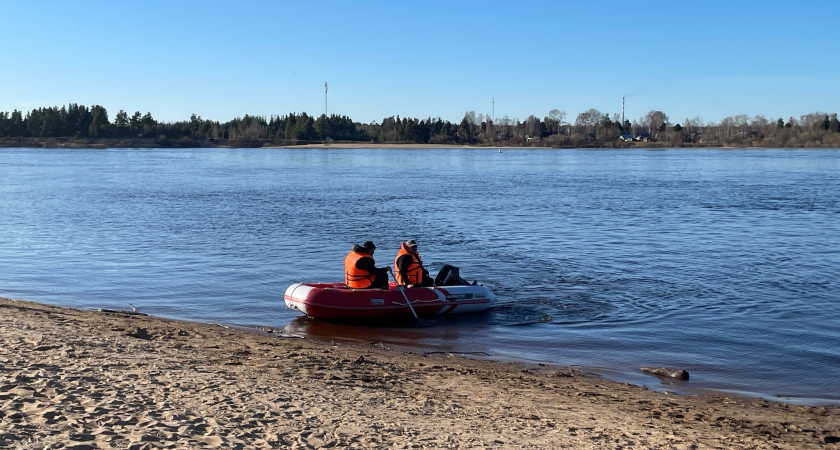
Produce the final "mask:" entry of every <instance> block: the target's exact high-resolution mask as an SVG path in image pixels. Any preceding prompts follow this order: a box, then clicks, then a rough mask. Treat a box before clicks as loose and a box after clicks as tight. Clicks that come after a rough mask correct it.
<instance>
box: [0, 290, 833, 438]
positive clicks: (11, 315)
mask: <svg viewBox="0 0 840 450" xmlns="http://www.w3.org/2000/svg"><path fill="white" fill-rule="evenodd" d="M0 327H2V328H0V329H1V330H2V333H0V448H27V449H28V448H32V449H35V448H38V449H43V448H65V449H88V448H131V449H154V448H383V449H385V448H428V449H435V448H540V449H546V448H584V449H585V448H593V449H594V448H609V449H636V448H639V449H642V448H644V449H647V448H667V449H671V448H674V449H705V448H722V449H724V448H725V449H732V448H736V449H742V448H743V449H757V448H762V449H763V448H783V449H802V448H840V443H838V441H840V410H838V408H837V407H811V406H797V405H789V404H783V403H775V402H770V401H765V400H756V399H744V398H737V397H724V396H713V395H710V396H692V395H675V394H671V393H667V392H665V393H657V392H652V391H648V390H646V389H644V388H641V387H637V386H631V385H627V384H621V383H615V382H610V381H606V380H603V379H600V378H598V377H597V376H593V375H591V374H586V373H582V372H580V371H577V370H574V369H570V368H563V367H548V366H540V365H532V366H531V365H523V364H511V363H499V362H492V361H481V360H472V359H465V358H458V357H453V356H451V355H433V356H423V355H416V354H408V353H402V352H398V351H395V350H390V349H387V348H383V347H382V346H381V345H377V343H371V344H370V345H365V346H348V345H339V344H332V343H324V342H314V341H309V340H305V339H299V338H288V337H283V333H281V332H279V330H273V331H275V332H271V333H269V332H264V331H260V330H253V331H251V330H240V329H233V328H229V327H225V326H221V325H213V324H199V323H190V322H180V321H174V320H167V319H160V318H153V317H147V316H140V315H125V314H115V313H106V312H94V311H81V310H75V309H69V308H59V307H53V306H46V305H40V304H36V303H30V302H24V301H16V300H8V299H0Z"/></svg>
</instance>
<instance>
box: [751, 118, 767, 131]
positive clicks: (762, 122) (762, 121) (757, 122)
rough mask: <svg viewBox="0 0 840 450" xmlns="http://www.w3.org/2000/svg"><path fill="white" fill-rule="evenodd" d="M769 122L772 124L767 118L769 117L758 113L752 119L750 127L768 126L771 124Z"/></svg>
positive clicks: (761, 127) (760, 127)
mask: <svg viewBox="0 0 840 450" xmlns="http://www.w3.org/2000/svg"><path fill="white" fill-rule="evenodd" d="M769 124H770V121H769V120H767V118H766V117H764V116H762V115H756V116H755V117H753V118H752V121H750V127H752V128H758V129H763V128H767V125H769Z"/></svg>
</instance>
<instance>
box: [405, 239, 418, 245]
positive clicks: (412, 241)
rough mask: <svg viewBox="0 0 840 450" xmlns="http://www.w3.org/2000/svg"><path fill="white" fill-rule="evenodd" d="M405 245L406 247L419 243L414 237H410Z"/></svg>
mask: <svg viewBox="0 0 840 450" xmlns="http://www.w3.org/2000/svg"><path fill="white" fill-rule="evenodd" d="M405 246H406V247H417V243H416V242H414V239H409V240H407V241H405Z"/></svg>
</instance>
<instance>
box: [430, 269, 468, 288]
mask: <svg viewBox="0 0 840 450" xmlns="http://www.w3.org/2000/svg"><path fill="white" fill-rule="evenodd" d="M467 284H470V283H469V282H468V281H467V280H465V279H463V278H461V272H460V269H458V268H457V267H455V266H452V265H449V264H444V266H443V267H441V268H440V272H438V274H437V276H436V277H435V285H436V286H458V285H467Z"/></svg>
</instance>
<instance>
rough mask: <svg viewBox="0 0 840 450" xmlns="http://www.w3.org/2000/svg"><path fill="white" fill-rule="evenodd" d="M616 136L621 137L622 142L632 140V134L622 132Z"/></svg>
mask: <svg viewBox="0 0 840 450" xmlns="http://www.w3.org/2000/svg"><path fill="white" fill-rule="evenodd" d="M618 138H619V139H621V140H622V141H624V142H627V141H632V140H633V135H632V134H622V135H621V136H619V137H618Z"/></svg>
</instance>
